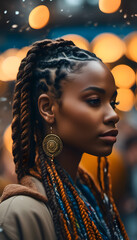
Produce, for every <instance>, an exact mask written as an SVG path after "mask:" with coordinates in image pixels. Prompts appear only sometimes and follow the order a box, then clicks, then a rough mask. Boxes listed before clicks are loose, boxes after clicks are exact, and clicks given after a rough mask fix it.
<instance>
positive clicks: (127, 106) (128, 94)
mask: <svg viewBox="0 0 137 240" xmlns="http://www.w3.org/2000/svg"><path fill="white" fill-rule="evenodd" d="M117 91H118V96H117V101H119V102H120V104H119V105H118V106H117V108H118V109H119V110H120V111H124V112H126V111H130V110H131V109H132V107H133V105H134V103H135V96H134V93H133V92H132V91H131V89H125V88H120V89H118V90H117Z"/></svg>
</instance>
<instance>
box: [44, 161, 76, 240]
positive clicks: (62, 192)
mask: <svg viewBox="0 0 137 240" xmlns="http://www.w3.org/2000/svg"><path fill="white" fill-rule="evenodd" d="M51 163H52V164H51V165H52V168H53V172H54V175H55V177H56V180H57V182H58V185H59V188H60V194H61V197H62V200H63V201H64V204H65V206H66V210H67V212H68V215H69V218H70V221H71V223H72V227H73V231H74V236H75V239H76V240H77V239H78V232H77V228H76V224H75V222H76V221H75V217H74V213H73V211H72V209H71V207H70V205H69V202H68V200H67V197H66V194H65V191H64V187H63V183H62V181H61V180H60V178H59V176H58V174H57V171H56V169H55V166H54V163H53V162H51ZM47 166H48V168H50V167H49V165H48V164H47ZM49 171H50V170H49Z"/></svg>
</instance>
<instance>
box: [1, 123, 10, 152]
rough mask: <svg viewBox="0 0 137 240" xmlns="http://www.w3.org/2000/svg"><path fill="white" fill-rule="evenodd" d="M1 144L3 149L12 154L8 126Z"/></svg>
mask: <svg viewBox="0 0 137 240" xmlns="http://www.w3.org/2000/svg"><path fill="white" fill-rule="evenodd" d="M3 142H4V146H5V148H6V149H7V150H8V151H9V152H10V153H11V154H12V138H11V125H9V126H8V127H7V128H6V130H5V132H4V136H3Z"/></svg>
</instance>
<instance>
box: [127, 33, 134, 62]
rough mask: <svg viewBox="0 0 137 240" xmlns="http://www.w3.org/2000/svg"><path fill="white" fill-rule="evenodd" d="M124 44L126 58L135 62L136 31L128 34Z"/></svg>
mask: <svg viewBox="0 0 137 240" xmlns="http://www.w3.org/2000/svg"><path fill="white" fill-rule="evenodd" d="M125 43H126V46H127V50H126V56H127V57H128V58H129V59H131V60H133V61H135V62H137V31H136V32H132V33H130V34H129V35H128V36H127V37H126V38H125Z"/></svg>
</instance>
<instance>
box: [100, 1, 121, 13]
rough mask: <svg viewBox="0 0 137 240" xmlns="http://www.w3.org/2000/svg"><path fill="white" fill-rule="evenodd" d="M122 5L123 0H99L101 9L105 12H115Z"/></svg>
mask: <svg viewBox="0 0 137 240" xmlns="http://www.w3.org/2000/svg"><path fill="white" fill-rule="evenodd" d="M120 5H121V0H99V9H100V11H102V12H104V13H114V12H116V11H117V10H118V9H119V7H120Z"/></svg>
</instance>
